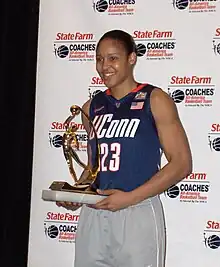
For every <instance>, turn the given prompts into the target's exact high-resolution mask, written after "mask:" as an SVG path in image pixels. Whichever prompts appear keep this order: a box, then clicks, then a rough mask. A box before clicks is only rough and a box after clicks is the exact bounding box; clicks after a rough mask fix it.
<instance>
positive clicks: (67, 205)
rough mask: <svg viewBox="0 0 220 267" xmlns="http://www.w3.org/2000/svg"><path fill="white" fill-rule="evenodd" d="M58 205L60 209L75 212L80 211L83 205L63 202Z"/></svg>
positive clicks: (58, 202)
mask: <svg viewBox="0 0 220 267" xmlns="http://www.w3.org/2000/svg"><path fill="white" fill-rule="evenodd" d="M56 205H57V206H58V207H63V208H65V209H67V210H72V211H75V210H77V209H79V208H80V207H82V204H81V203H74V202H61V201H57V202H56Z"/></svg>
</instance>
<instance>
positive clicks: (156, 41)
mask: <svg viewBox="0 0 220 267" xmlns="http://www.w3.org/2000/svg"><path fill="white" fill-rule="evenodd" d="M133 38H134V40H135V43H136V48H137V56H138V57H140V58H145V59H148V60H169V59H174V54H175V48H176V39H175V38H174V33H173V31H160V30H157V29H154V30H151V31H149V30H146V31H140V30H135V31H134V32H133Z"/></svg>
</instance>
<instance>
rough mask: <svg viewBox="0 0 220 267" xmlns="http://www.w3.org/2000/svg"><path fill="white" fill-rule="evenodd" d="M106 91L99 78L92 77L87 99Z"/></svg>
mask: <svg viewBox="0 0 220 267" xmlns="http://www.w3.org/2000/svg"><path fill="white" fill-rule="evenodd" d="M105 89H106V87H105V85H104V82H103V80H102V79H101V78H99V77H95V76H93V77H92V78H91V81H90V85H89V88H88V93H89V99H91V98H93V97H94V96H95V95H97V94H98V93H100V92H102V91H104V90H105Z"/></svg>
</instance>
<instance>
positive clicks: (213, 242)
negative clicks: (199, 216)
mask: <svg viewBox="0 0 220 267" xmlns="http://www.w3.org/2000/svg"><path fill="white" fill-rule="evenodd" d="M203 237H204V244H205V247H206V248H210V249H218V248H219V247H220V222H218V221H213V220H209V221H207V223H206V227H205V229H204V233H203Z"/></svg>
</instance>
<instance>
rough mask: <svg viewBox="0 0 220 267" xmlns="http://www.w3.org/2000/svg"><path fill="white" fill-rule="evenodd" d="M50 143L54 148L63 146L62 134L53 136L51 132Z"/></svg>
mask: <svg viewBox="0 0 220 267" xmlns="http://www.w3.org/2000/svg"><path fill="white" fill-rule="evenodd" d="M49 142H50V145H51V146H52V147H55V148H59V147H61V146H62V144H63V137H62V135H60V134H56V135H54V136H53V135H52V133H51V132H49Z"/></svg>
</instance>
